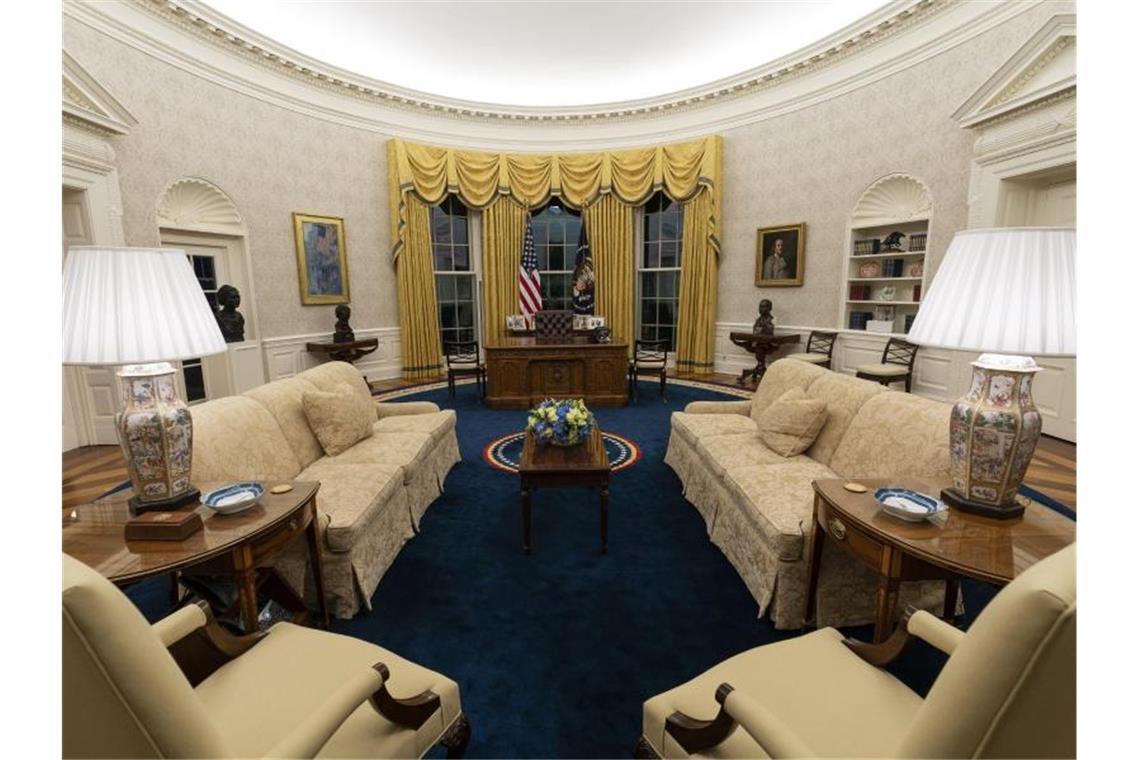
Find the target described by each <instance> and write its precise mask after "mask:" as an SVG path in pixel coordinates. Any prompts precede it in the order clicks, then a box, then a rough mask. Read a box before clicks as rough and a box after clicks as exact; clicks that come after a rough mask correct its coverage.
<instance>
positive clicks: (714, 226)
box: [388, 135, 723, 375]
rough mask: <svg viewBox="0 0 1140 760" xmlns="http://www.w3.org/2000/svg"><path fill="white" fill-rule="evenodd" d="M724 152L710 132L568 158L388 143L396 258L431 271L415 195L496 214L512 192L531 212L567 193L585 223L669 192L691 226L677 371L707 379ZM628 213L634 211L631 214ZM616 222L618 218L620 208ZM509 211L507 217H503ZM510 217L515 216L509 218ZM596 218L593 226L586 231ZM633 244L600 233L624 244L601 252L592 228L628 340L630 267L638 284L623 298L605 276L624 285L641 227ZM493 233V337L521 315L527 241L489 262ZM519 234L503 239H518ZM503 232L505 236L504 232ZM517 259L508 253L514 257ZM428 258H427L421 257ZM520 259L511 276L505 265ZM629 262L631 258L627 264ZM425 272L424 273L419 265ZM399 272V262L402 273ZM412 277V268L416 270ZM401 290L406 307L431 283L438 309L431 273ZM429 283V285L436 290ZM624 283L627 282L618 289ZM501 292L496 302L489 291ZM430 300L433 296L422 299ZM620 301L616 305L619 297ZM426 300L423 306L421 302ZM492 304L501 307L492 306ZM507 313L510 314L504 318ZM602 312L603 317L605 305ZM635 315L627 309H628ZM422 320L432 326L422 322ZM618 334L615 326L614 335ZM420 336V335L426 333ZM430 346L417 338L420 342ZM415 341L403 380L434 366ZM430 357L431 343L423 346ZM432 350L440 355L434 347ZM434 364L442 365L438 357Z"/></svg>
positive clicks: (488, 299) (507, 225)
mask: <svg viewBox="0 0 1140 760" xmlns="http://www.w3.org/2000/svg"><path fill="white" fill-rule="evenodd" d="M722 152H723V146H722V142H721V139H720V137H718V136H715V135H711V136H708V137H703V138H700V139H697V140H691V141H689V142H684V143H677V144H674V145H659V146H655V147H648V148H637V149H633V150H621V151H610V152H605V153H565V154H529V153H523V154H507V153H491V152H485V151H473V150H457V149H453V148H443V147H437V146H432V145H421V144H418V143H410V142H406V141H404V140H399V139H393V140H390V141H389V143H388V176H389V186H390V193H389V204H390V216H391V226H392V253H393V256H395V257H396V259H397V262H398V261H399V260H400V259H401V258H403V257H404V256H405V255H411V256H412V257H414V258H416V259H417V263H422V264H423V265H424V266H426V267H427V271H428V273H429V274H430V269H431V241H430V231H429V233H428V234H427V237H426V238H425V240H417V239H416V235H417V234H418V233H416V232H415V230H414V229H413V228H414V227H415V225H414V224H413V223H412V222H413V220H412V208H413V204H414V202H415V200H416V199H418V201H420V202H422V203H421V204H420V205H422V204H428V205H435V204H437V203H439V202H441V201H442V200H443V199H444V198H445V197H446V196H447V195H448V194H455V195H457V196H459V198H460V200H462V201H463V203H464V204H465V205H466V206H467V207H468V208H474V209H488V208H489V207H490V208H494V207H495V206H498V202H499V200H500V199H502V198H503V197H504V196H509V197H510V198H513V199H514V201H515V202H516V203H517V204H518V206H521V207H523V208H534V207H537V206H541V205H542V204H544V203H546V201H547V200H549V199H550V197H551V195H558V196H560V197H561V198H562V199H563V200H564V201H565V202H566V203H568V204H569V205H571V206H574V207H576V208H583V207H586V208H587V218H589V216H590V212H589V207H590V206H591V205H592V204H593V203H594V202H595V201H597V200H598V198H606V197H609V198H610V201H607V202H605V203H606V206H605V208H607V209H609V208H610V205H611V203H612V204H613V205H617V206H621V205H624V206H626V207H635V206H640V205H642V204H643V203H645V201H646V200H648V199H649V197H650V196H652V195H653V193H655V192H657V191H659V190H660V191H664V192H665V193H666V194H667V195H668V196H669V197H670V198H672V199H673V200H675V201H680V202H683V203H685V230H684V233H683V235H684V240H683V242H682V248H683V254H682V261H681V303H680V314H679V320H678V328H677V329H678V344H677V361H678V367H679V368H680V369H682V370H683V371H688V372H697V373H707V372H711V371H712V363H713V344H712V330H713V322H714V320H715V317H716V272H717V257H718V256H719V253H720V244H719V241H718V234H719V228H720V208H721V204H720V192H721V155H722ZM506 208H507V207H500V210H499V212H498V213H499V215H500V218H499V219H498V224H499V225H500V226H499V229H500V230H507V229H510V230H515V229H517V227H515V226H513V225H514V222H512V221H511V220H510V219H513V218H515V217H514V216H512V215H515V214H517V211H512V212H508V211H506V210H505V209H506ZM602 213H603V212H598V213H597V214H594V215H593V216H594V218H595V220H596V219H598V218H599V214H602ZM624 213H632V211H631V210H628V211H627V212H624ZM612 214H613V215H614V219H616V217H617V216H619V215H620V214H619V212H617V211H612ZM504 215H505V216H504ZM506 217H510V218H506ZM611 223H612V224H613V225H614V227H613V229H620V228H621V227H622V225H623V224H624V223H623V222H621V221H620V220H617V221H614V220H610V221H606V222H602V223H601V224H600V225H599V224H598V222H597V221H595V222H593V224H594V225H597V226H598V227H599V230H608V229H610V225H611ZM590 224H591V222H589V221H587V225H590ZM628 229H629V238H628V240H627V241H626V242H625V243H621V244H618V243H616V242H614V241H615V240H616V238H611V237H610V236H609V233H608V232H605V231H599V232H598V235H599V236H605V238H606V244H607V245H617V246H619V247H618V248H615V249H614V251H613V252H611V251H609V250H603V249H602V239H601V237H599V239H596V240H595V239H594V236H593V235H594V233H593V229H592V228H589V233H590V235H591V240H590V243H591V249H592V251H593V254H594V256H595V263H596V265H597V259H598V258H599V257H601V258H604V259H607V260H609V261H610V262H611V263H610V264H608V265H607V266H612V267H614V268H613V269H609V271H608V273H607V274H606V275H602V274H601V269H600V267H599V277H598V280H597V282H598V283H599V285H598V287H599V290H600V294H602V297H603V298H605V299H606V300H604V301H600V303H601V304H604V306H603V307H602V308H608V309H610V310H611V311H612V315H611V314H605V316H606V317H607V319H609V320H611V324H613V325H614V326H615V327H619V328H620V327H622V326H623V322H624V326H625V329H626V330H627V331H628V332H627V334H626V336H623V337H626V338H627V339H628V338H632V337H634V336H633V335H632V333H633V325H634V320H633V303H632V302H633V295H634V290H633V288H632V282H631V281H630V278H631V277H632V261H631V260H630V261H629V266H628V267H626V269H625V270H624V271H623V273H622V274H621V276H622V277H625V278H626V281H627V282H629V283H630V287H629V288H628V289H627V290H626V291H625V292H624V293H622V292H619V291H618V290H617V287H615V285H609V286H608V289H607V284H606V283H605V282H604V281H603V280H602V277H603V276H604V277H606V278H614V282H615V283H617V282H619V281H618V280H617V279H616V278H617V277H618V276H619V275H618V270H617V267H618V266H619V265H620V263H619V260H620V257H622V256H625V255H626V254H625V253H624V247H621V246H625V245H628V248H629V251H630V252H629V254H628V256H629V257H630V258H631V257H632V248H633V225H632V223H631V224H629V225H628ZM490 234H491V233H490V232H489V231H488V227H487V226H485V227H484V233H483V236H484V242H485V252H484V257H485V261H487V262H488V263H490V264H492V265H493V266H492V267H488V268H487V269H486V272H485V277H484V281H485V291H484V292H485V294H486V295H485V301H484V306H485V314H486V320H487V323H488V324H487V327H488V328H489V329H488V332H487V335H488V338H490V337H491V336H496V337H497V336H499V334H500V333H499V331H500V330H504V331H505V326H504V324H503V323H504V319H503V317H505V315H506V314H509V313H513V312H514V310H515V308H516V306H515V301H516V300H517V298H516V297H515V296H512V297H511V298H512V299H514V300H510V301H508V300H507V298H508V297H507V295H506V293H507V289H508V287H509V288H511V289H513V288H515V287H516V285H515V280H516V278H517V274H516V269H517V256H518V255H519V253H520V252H521V247H522V242H521V238H519V241H518V249H517V251H514V252H511V251H508V249H507V247H506V246H508V245H510V244H511V242H510V240H509V239H505V240H497V239H496V242H495V243H494V245H495V246H496V252H495V253H494V257H493V258H487V257H488V255H489V251H490V249H489V247H487V246H486V243H487V242H488V241H490V240H491V238H490V237H489V235H490ZM513 234H514V233H513V232H511V233H509V234H508V233H506V232H504V233H503V235H504V236H506V237H507V238H510V237H511V236H512V235H513ZM496 236H498V233H496ZM508 253H510V256H508V255H507V254H508ZM421 258H423V261H422V262H420V261H419V260H420V259H421ZM508 258H510V259H513V260H514V261H515V262H516V263H515V264H513V265H512V266H511V267H510V271H509V272H508V271H507V264H506V261H507V259H508ZM627 260H628V259H627ZM416 268H417V269H418V267H416ZM400 269H401V267H400V266H399V265H398V266H397V272H399V271H400ZM408 274H409V275H410V274H411V272H410V271H409V272H408ZM504 275H506V277H507V279H508V280H509V281H510V284H509V286H508V285H507V284H505V283H503V282H501V281H499V280H500V278H501V277H502V276H504ZM398 283H399V287H400V288H401V295H400V299H401V309H402V308H403V304H404V301H405V299H406V298H407V296H406V295H405V291H404V288H405V287H423V288H429V289H430V290H431V294H430V299H431V302H432V304H434V303H435V286H434V283H433V282H430V281H429V280H428V279H426V278H424V277H416V278H412V277H410V276H409V277H407V278H405V277H403V276H401V277H399V278H398ZM429 286H430V287H429ZM618 287H620V286H618ZM492 289H494V291H495V293H494V295H493V296H492V294H491V291H492ZM428 297H429V296H428V295H427V293H426V292H425V293H424V294H423V299H427V298H428ZM623 297H624V298H625V299H626V300H627V301H628V302H629V303H628V307H627V308H620V306H621V304H620V303H619V302H620V299H622V298H623ZM611 299H612V300H611ZM421 303H422V302H421ZM492 304H493V305H494V309H492ZM500 309H509V310H510V311H507V312H500V311H499V310H500ZM599 311H600V313H603V314H604V313H605V312H604V311H602V310H601V309H599ZM627 312H628V313H627ZM414 314H415V312H408V313H407V314H405V312H404V311H403V310H401V325H402V326H403V332H404V333H405V334H409V333H419V332H420V331H422V330H423V329H424V328H425V324H415V322H414ZM435 321H436V320H428V323H430V325H431V326H432V327H436V325H435ZM420 322H421V323H423V322H424V320H422V319H421V320H420ZM616 332H617V331H616V330H615V333H616ZM421 337H422V336H421ZM420 343H422V340H421V339H420V337H417V338H416V340H415V344H416V345H419V344H420ZM412 344H413V341H410V340H408V338H407V337H405V339H404V345H405V349H404V351H405V367H406V369H405V375H407V368H408V367H412V368H414V367H419V366H429V364H430V362H429V360H428V357H427V354H426V353H424V354H423V355H417V356H415V357H412V356H411V355H409V353H408V351H410V350H411V346H412ZM417 350H420V351H424V352H426V351H427V348H426V347H421V348H420V349H417ZM433 350H434V349H433ZM436 354H437V357H436V359H435V364H436V365H437V366H438V363H439V360H438V351H436Z"/></svg>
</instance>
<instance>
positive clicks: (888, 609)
mask: <svg viewBox="0 0 1140 760" xmlns="http://www.w3.org/2000/svg"><path fill="white" fill-rule="evenodd" d="M887 551H888V553H889V550H887ZM887 566H888V567H889V566H890V565H889V564H888V565H887ZM898 599H899V580H898V578H895V577H893V576H892V575H890V574H888V573H880V575H879V590H878V593H877V594H876V605H877V606H876V609H875V639H874V641H875V643H876V644H878V643H879V642H880V641H883V640H885V639H886V638H887V636H888V635H889V634H890V632H891V618H892V617H893V616H894V612H895V605H896V604H898Z"/></svg>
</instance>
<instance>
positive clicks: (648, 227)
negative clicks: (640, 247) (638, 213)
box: [645, 213, 661, 243]
mask: <svg viewBox="0 0 1140 760" xmlns="http://www.w3.org/2000/svg"><path fill="white" fill-rule="evenodd" d="M660 237H661V216H660V215H659V214H654V213H648V214H646V215H645V242H647V243H651V242H654V241H656V240H658V239H659V238H660Z"/></svg>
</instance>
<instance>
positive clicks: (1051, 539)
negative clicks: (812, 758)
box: [804, 478, 1077, 641]
mask: <svg viewBox="0 0 1140 760" xmlns="http://www.w3.org/2000/svg"><path fill="white" fill-rule="evenodd" d="M847 482H850V481H848V480H846V479H829V480H816V481H813V483H812V487H813V488H814V489H815V519H814V521H813V522H814V526H815V528H814V530H813V532H812V543H811V558H810V565H809V571H808V578H809V580H808V596H807V610H806V612H805V615H804V618H805V620H808V621H814V619H815V602H816V599H815V597H816V590H817V589H818V588H819V572H820V559H821V557H822V555H823V541H824V537H828V538H830V539H831V540H832V541H834V542H835V543H836V544H837V545H838V546H841V547H842V548H843V549H844V550H846V551H847V553H848V554H850V555H851V556H852V557H854V558H855V559H856V560H858V561H859V562H862V563H863V564H864V565H867V566H868V567H870V568H871V569H872V570H874V571H875V572H877V573H878V574H879V590H878V594H877V597H876V605H877V606H876V614H875V641H882V640H883V639H885V638H886V637H887V634H888V633H890V625H891V620H892V619H893V617H894V611H895V605H896V603H897V601H898V590H899V583H900V582H902V581H914V580H944V581H946V604H945V606H944V607H943V610H942V614H943V617H945V618H947V619H950V618H952V617H953V614H954V610H955V608H956V606H957V599H958V581H959V579H960V578H974V579H976V580H980V581H985V582H987V583H996V584H999V585H1005V584H1006V583H1009V582H1010V581H1011V580H1013V579H1014V578H1015V577H1016V576H1017V575H1019V574H1020V573H1021V572H1023V571H1024V570H1026V569H1027V568H1029V567H1031V566H1032V565H1034V564H1036V563H1037V562H1038V561H1040V560H1042V559H1045V558H1046V557H1048V556H1049V555H1050V554H1054V553H1056V552H1058V551H1060V550H1061V549H1063V548H1065V547H1066V546H1068V545H1069V544H1071V543H1073V541H1075V540H1076V539H1077V524H1076V523H1075V522H1073V521H1072V520H1070V519H1069V518H1067V517H1065V516H1064V515H1061V514H1058V513H1057V512H1054V511H1053V510H1051V509H1049V508H1048V507H1045V506H1043V505H1041V504H1038V503H1036V502H1033V501H1029V500H1026V501H1027V502H1028V506H1027V507H1026V508H1025V513H1024V514H1023V515H1022V516H1021V517H1020V518H1017V519H1012V520H996V519H993V518H990V517H982V516H980V515H974V514H970V513H968V512H962V511H961V510H958V509H954V508H953V507H951V508H950V510H949V512H947V513H946V522H945V524H942V525H936V524H934V523H932V522H929V521H923V522H916V523H912V522H905V521H903V520H898V519H896V518H894V517H891V516H890V515H887V514H885V513H883V512H882V507H881V506H880V504H879V502H877V501H875V496H874V494H875V490H876V489H878V488H882V487H884V486H898V487H901V488H909V489H911V490H913V491H920V492H922V493H926V494H937V493H939V492H941V490H942V488H943V487H944V486H945V485H947V484H945V483H943V484H939V483H929V482H926V481H922V480H916V479H914V478H878V479H876V478H860V479H858V480H856V481H855V482H857V483H860V484H862V485H864V486H866V487H867V492H866V493H852V492H851V491H848V490H846V489H845V488H844V487H843V484H844V483H847Z"/></svg>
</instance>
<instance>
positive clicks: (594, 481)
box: [519, 425, 610, 554]
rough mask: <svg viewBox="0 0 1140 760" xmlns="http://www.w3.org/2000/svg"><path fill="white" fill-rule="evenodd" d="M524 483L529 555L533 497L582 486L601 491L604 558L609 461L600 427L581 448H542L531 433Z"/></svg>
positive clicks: (524, 458) (521, 472) (525, 540)
mask: <svg viewBox="0 0 1140 760" xmlns="http://www.w3.org/2000/svg"><path fill="white" fill-rule="evenodd" d="M519 479H520V480H521V483H522V522H523V551H524V552H526V553H527V554H530V510H531V496H532V494H533V493H534V491H535V489H537V488H539V487H544V488H545V487H549V486H570V487H575V486H581V487H586V488H597V489H599V491H600V496H599V498H600V504H599V507H600V511H601V521H602V554H605V553H606V551H607V550H608V549H609V502H610V460H609V456H608V455H607V454H606V444H605V442H604V441H602V431H601V430H600V429H599V428H598V426H597V425H594V429H593V430H592V431H591V432H590V438H589V440H587V441H586V442H585V443H582V444H581V445H578V446H552V445H546V446H540V445H538V444H537V443H535V440H534V436H533V435H531V434H530V433H529V432H527V434H526V440H525V441H524V442H523V453H522V459H521V460H520V461H519Z"/></svg>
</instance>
